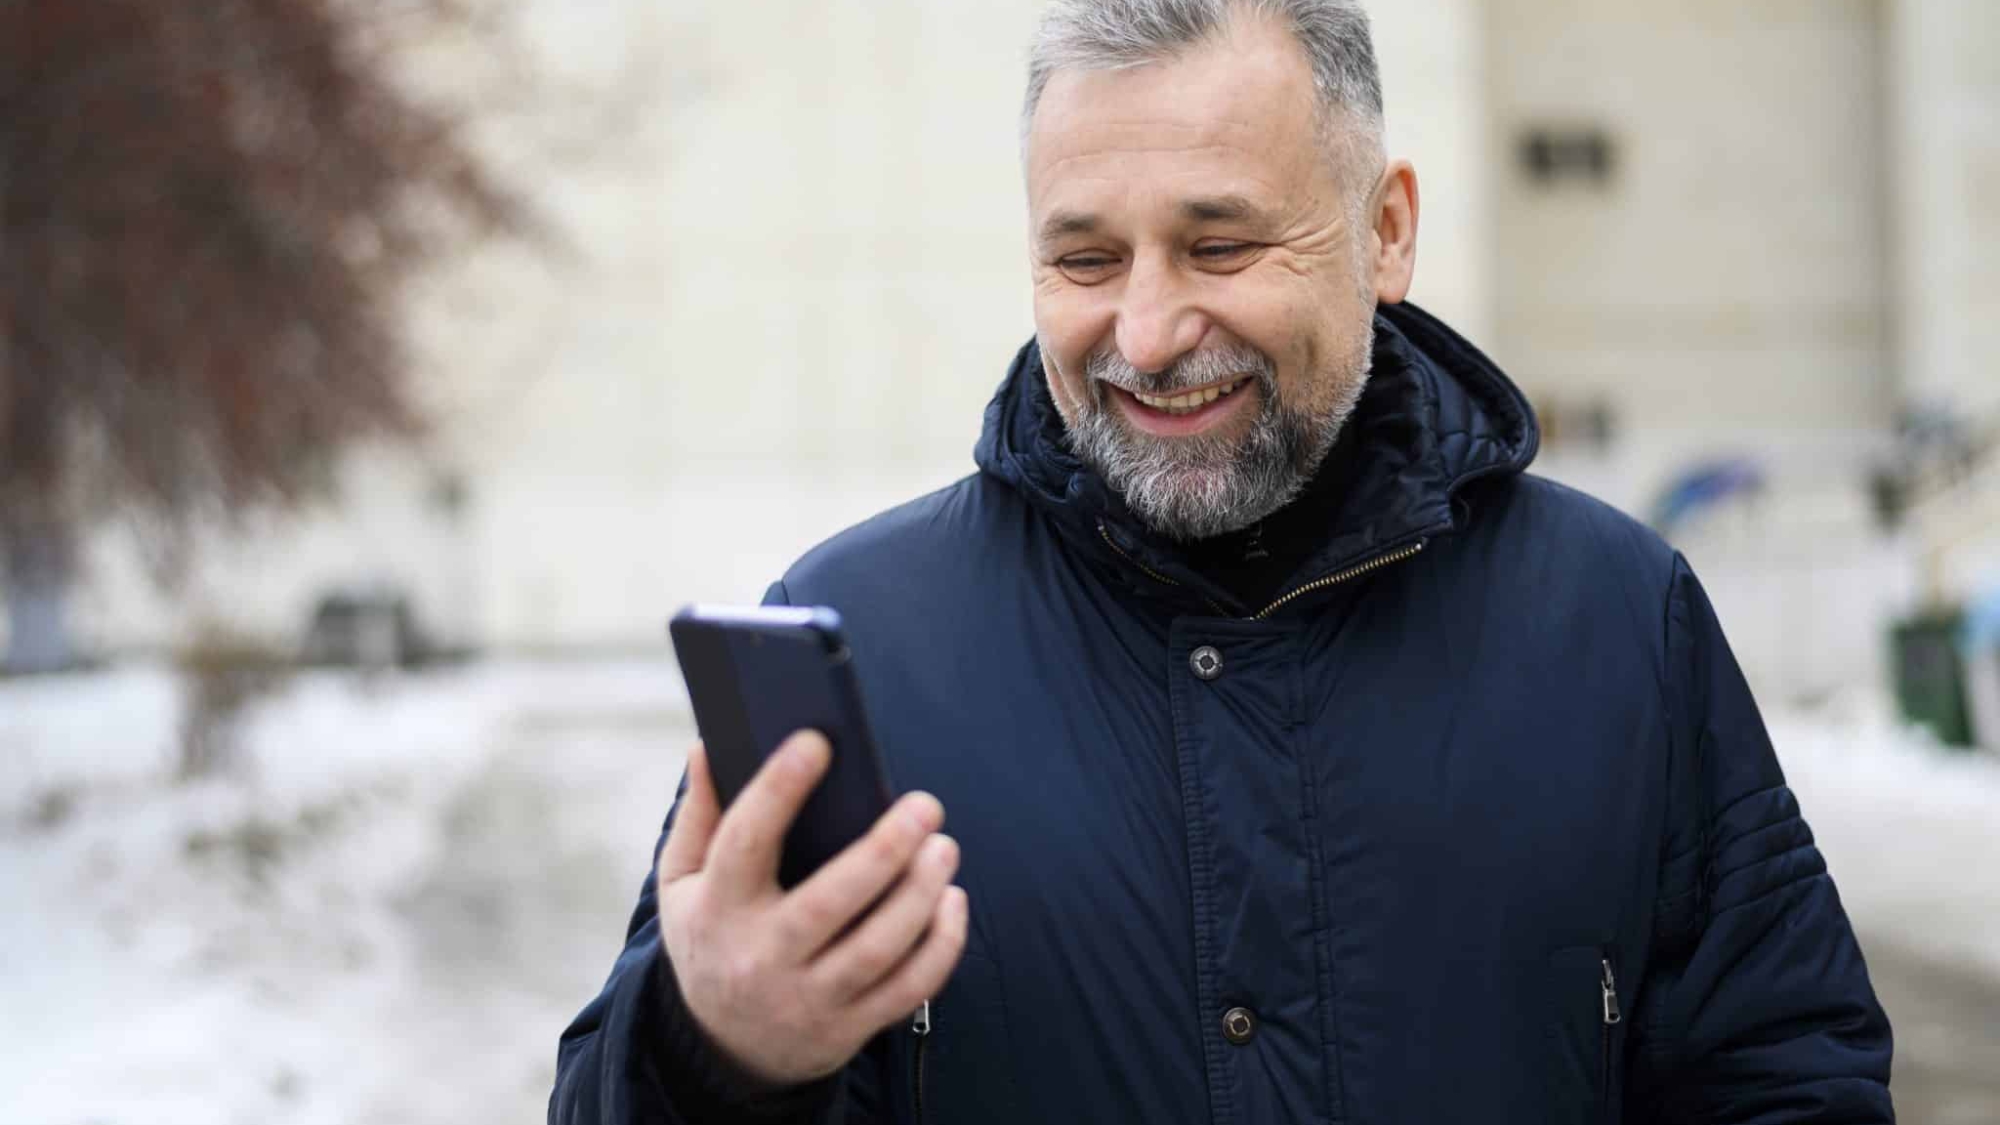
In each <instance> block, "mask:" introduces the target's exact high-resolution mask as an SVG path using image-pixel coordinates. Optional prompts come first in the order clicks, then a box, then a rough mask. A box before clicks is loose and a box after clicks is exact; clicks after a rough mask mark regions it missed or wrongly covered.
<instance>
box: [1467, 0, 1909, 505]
mask: <svg viewBox="0 0 2000 1125" xmlns="http://www.w3.org/2000/svg"><path fill="white" fill-rule="evenodd" d="M1489 10H1490V12H1491V15H1490V17H1489V20H1490V25H1491V27H1492V29H1493V33H1492V35H1491V37H1490V38H1489V40H1488V42H1489V46H1490V50H1491V55H1490V58H1491V59H1492V74H1493V81H1492V85H1491V89H1492V106H1491V111H1492V120H1493V122H1494V134H1495V138H1496V142H1497V143H1498V144H1500V145H1503V146H1505V148H1504V150H1503V152H1502V153H1501V154H1500V155H1501V159H1500V160H1499V161H1498V165H1497V170H1498V175H1497V177H1496V179H1497V190H1496V193H1495V194H1496V197H1497V215H1498V221H1497V225H1496V228H1495V236H1496V239H1497V243H1498V250H1497V252H1496V254H1495V261H1496V267H1497V277H1498V279H1499V280H1498V284H1497V285H1496V286H1495V292H1496V295H1497V300H1498V305H1499V308H1498V326H1497V327H1498V331H1497V332H1496V333H1495V336H1494V339H1493V341H1492V342H1493V346H1494V349H1495V351H1496V354H1497V356H1498V358H1499V359H1500V360H1501V362H1502V365H1503V366H1504V367H1505V368H1507V369H1508V370H1509V371H1510V372H1512V373H1514V375H1515V377H1516V378H1517V379H1518V380H1519V381H1521V382H1522V384H1523V385H1524V387H1525V388H1526V389H1527V390H1528V391H1529V393H1530V395H1531V397H1533V398H1535V399H1536V401H1537V405H1538V406H1541V407H1542V408H1543V409H1544V410H1545V412H1547V413H1548V414H1550V415H1551V421H1552V423H1558V424H1559V423H1560V422H1561V421H1562V420H1563V418H1562V417H1561V416H1562V415H1563V414H1564V413H1565V412H1574V411H1579V410H1590V409H1598V410H1601V411H1603V412H1604V413H1605V414H1606V415H1607V417H1608V422H1609V424H1610V426H1611V429H1612V431H1613V433H1614V434H1616V435H1618V436H1619V437H1620V438H1621V440H1620V442H1619V445H1618V447H1617V448H1616V449H1615V450H1614V451H1610V452H1611V453H1612V454H1613V455H1612V456H1610V457H1609V458H1608V459H1606V460H1602V461H1599V462H1597V463H1595V464H1592V463H1589V462H1584V463H1582V464H1579V463H1578V459H1576V458H1569V459H1568V464H1566V465H1564V464H1563V463H1564V455H1565V454H1566V453H1569V452H1571V450H1570V449H1568V448H1565V446H1566V444H1568V443H1565V442H1564V441H1563V440H1562V438H1563V436H1564V435H1563V434H1561V433H1559V432H1554V433H1552V437H1554V438H1555V439H1556V440H1554V441H1552V442H1551V450H1550V452H1551V455H1552V459H1553V460H1552V465H1563V467H1564V468H1565V469H1566V470H1567V472H1566V474H1565V475H1569V476H1571V477H1573V478H1575V479H1577V480H1578V482H1579V483H1581V484H1584V485H1585V486H1586V487H1589V488H1591V489H1592V490H1594V491H1597V492H1600V493H1602V494H1604V495H1605V496H1606V498H1607V499H1610V500H1612V501H1613V502H1614V503H1619V504H1622V505H1631V506H1634V507H1638V506H1640V505H1643V504H1644V503H1645V501H1646V500H1647V499H1648V498H1649V497H1650V496H1651V494H1652V493H1653V492H1654V491H1655V490H1656V489H1657V488H1658V487H1659V486H1660V485H1661V484H1662V483H1663V481H1662V478H1663V476H1664V474H1666V473H1667V472H1670V471H1672V470H1673V469H1675V468H1676V467H1677V466H1678V465H1680V464H1683V463H1685V462H1686V461H1687V460H1688V459H1690V458H1693V457H1699V456H1704V455H1709V456H1712V455H1720V454H1750V455H1755V456H1759V457H1763V458H1766V459H1769V460H1775V461H1778V462H1779V463H1781V464H1782V463H1784V462H1786V461H1787V460H1788V459H1792V458H1799V457H1803V458H1807V459H1808V460H1809V462H1810V466H1811V467H1810V470H1809V471H1811V472H1814V473H1816V474H1820V475H1836V476H1838V475H1843V474H1849V473H1852V474H1856V479H1854V480H1851V481H1845V482H1842V483H1843V484H1844V486H1845V487H1848V488H1853V487H1856V486H1857V485H1858V483H1859V478H1858V474H1859V473H1860V472H1861V463H1860V462H1861V458H1859V457H1857V456H1855V454H1856V453H1858V452H1862V451H1865V450H1867V449H1868V448H1869V447H1870V446H1871V444H1879V442H1873V441H1871V435H1879V434H1881V433H1883V432H1885V427H1886V424H1887V422H1888V419H1889V418H1890V415H1891V407H1892V403H1893V401H1894V392H1895V387H1894V378H1893V371H1894V366H1893V362H1892V356H1891V336H1890V324H1889V314H1890V293H1889V288H1888V280H1889V271H1888V261H1889V249H1888V245H1887V230H1886V224H1887V221H1888V218H1889V211H1888V203H1887V199H1886V196H1885V190H1884V185H1885V182H1886V176H1885V175H1884V173H1883V169H1884V168H1885V164H1884V160H1885V155H1886V147H1885V144H1884V120H1883V118H1884V113H1883V107H1882V101H1883V98H1882V93H1883V83H1882V75H1883V65H1882V64H1883V57H1884V45H1883V43H1882V35H1883V32H1882V19H1881V17H1882V13H1881V11H1880V4H1879V3H1878V2H1877V0H1759V2H1757V3H1749V4H1746V3H1741V2H1740V0H1678V2H1675V3H1671V4H1669V3H1661V2H1660V0H1490V4H1489ZM1591 144H1600V145H1602V146H1603V147H1602V149H1601V158H1600V159H1599V160H1597V161H1595V162H1593V161H1592V160H1590V159H1588V158H1589V157H1591V156H1595V155H1597V152H1598V150H1593V149H1590V148H1584V147H1583V146H1586V145H1591ZM1537 146H1539V147H1537ZM1565 146H1566V147H1565ZM1552 148H1553V151H1551V149H1552ZM1580 148H1581V149H1582V151H1575V150H1578V149H1580ZM1538 158H1539V161H1538ZM1554 429H1556V427H1555V426H1552V430H1554Z"/></svg>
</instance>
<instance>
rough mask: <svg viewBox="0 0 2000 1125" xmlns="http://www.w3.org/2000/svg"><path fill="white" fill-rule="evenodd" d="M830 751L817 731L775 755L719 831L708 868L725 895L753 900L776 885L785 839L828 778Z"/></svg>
mask: <svg viewBox="0 0 2000 1125" xmlns="http://www.w3.org/2000/svg"><path fill="white" fill-rule="evenodd" d="M831 756H832V748H831V747H829V746H828V745H827V743H826V738H825V736H823V735H821V734H820V733H819V732H817V731H800V732H798V733H797V734H794V735H792V736H791V737H790V738H787V739H786V740H785V741H784V742H782V743H780V744H779V745H778V748H777V749H776V750H774V751H772V753H771V756H770V757H769V758H768V759H766V760H765V762H764V764H763V766H762V767H761V768H759V769H758V770H757V776H755V777H753V778H751V779H750V784H748V785H745V786H744V787H743V792H742V793H741V794H739V795H738V796H737V798H736V800H735V801H733V802H731V803H730V805H729V810H728V811H727V812H725V813H723V814H722V821H721V823H720V824H718V825H717V826H716V829H715V840H714V842H713V843H712V844H710V846H709V854H708V868H709V871H710V873H711V874H712V875H713V876H714V877H715V879H716V880H717V885H718V888H719V889H720V890H721V891H722V893H724V894H734V895H737V896H739V897H746V898H747V897H749V896H751V895H754V894H756V893H758V892H759V891H761V890H762V889H764V888H765V887H768V886H772V885H775V884H776V882H777V879H778V858H779V855H780V854H781V853H782V852H783V850H784V842H785V833H786V831H788V830H789V829H790V828H791V826H792V821H793V820H794V819H796V818H797V817H798V815H799V810H800V809H801V808H804V807H805V803H806V798H807V797H809V796H811V795H812V791H813V786H815V785H818V784H819V779H820V778H821V777H823V776H825V775H826V767H827V762H828V761H829V760H830V758H831Z"/></svg>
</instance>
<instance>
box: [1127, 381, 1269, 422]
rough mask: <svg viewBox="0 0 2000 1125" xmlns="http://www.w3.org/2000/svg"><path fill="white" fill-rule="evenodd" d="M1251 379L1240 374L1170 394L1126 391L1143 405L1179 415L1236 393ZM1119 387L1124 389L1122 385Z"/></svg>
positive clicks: (1163, 412)
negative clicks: (1223, 380) (1219, 381)
mask: <svg viewBox="0 0 2000 1125" xmlns="http://www.w3.org/2000/svg"><path fill="white" fill-rule="evenodd" d="M1249 381H1250V376H1248V375H1239V376H1237V377H1236V378H1234V379H1231V380H1230V381H1228V382H1226V383H1211V384H1209V385H1208V386H1206V387H1197V388H1195V389H1194V390H1191V391H1177V392H1175V393H1174V394H1170V395H1149V394H1142V393H1140V392H1139V391H1125V393H1126V394H1129V395H1131V396H1132V397H1133V398H1134V399H1137V400H1138V401H1139V403H1140V404H1141V405H1143V406H1146V407H1149V408H1151V409H1153V410H1157V411H1159V412H1160V413H1162V414H1168V415H1175V416H1178V415H1182V414H1193V413H1194V412H1195V411H1197V410H1200V409H1201V408H1202V407H1204V406H1207V405H1208V404H1210V403H1212V402H1214V401H1215V400H1216V399H1219V398H1223V397H1225V396H1227V395H1230V394H1233V393H1235V392H1236V391H1237V390H1238V389H1240V388H1241V387H1242V386H1243V385H1244V384H1245V383H1248V382H1249ZM1119 389H1120V390H1124V388H1122V387H1121V388H1119Z"/></svg>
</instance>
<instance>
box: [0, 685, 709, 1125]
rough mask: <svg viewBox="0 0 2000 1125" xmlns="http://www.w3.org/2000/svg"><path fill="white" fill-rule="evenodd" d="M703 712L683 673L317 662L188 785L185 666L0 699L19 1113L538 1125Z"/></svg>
mask: <svg viewBox="0 0 2000 1125" xmlns="http://www.w3.org/2000/svg"><path fill="white" fill-rule="evenodd" d="M684 709H685V704H684V700H683V699H682V697H681V695H680V689H679V686H678V676H677V675H676V674H675V672H674V669H673V667H672V665H671V663H669V662H667V661H665V660H661V661H656V662H634V663H630V664H621V665H606V664H602V663H598V664H592V665H589V666H584V667H561V666H533V665H499V666H489V667H480V668H471V669H463V670H455V671H446V672H439V673H431V674H424V675H419V676H408V677H392V678H388V679H383V680H379V681H376V682H372V683H371V682H369V681H365V680H358V679H356V678H353V677H350V676H347V675H343V674H329V673H313V674H308V675H304V676H301V677H299V678H298V679H297V680H296V681H294V683H293V684H292V685H291V686H290V687H289V688H288V689H287V690H286V691H285V692H284V693H283V694H282V695H281V696H280V697H278V698H276V699H274V700H271V701H269V702H267V703H265V704H262V705H260V706H258V707H257V708H256V709H255V710H254V711H253V712H252V713H251V714H250V715H249V716H248V721H247V723H246V726H245V729H244V736H245V737H244V744H245V747H246V749H247V751H248V753H247V755H246V762H245V764H246V767H247V768H246V769H245V771H244V775H243V777H242V778H241V779H238V780H211V781H202V782H196V783H191V784H175V783H173V782H171V780H170V778H171V774H172V767H173V754H172V732H174V731H175V729H176V727H177V724H178V721H179V712H180V706H179V699H178V694H177V692H176V690H175V687H174V684H173V682H172V679H171V677H170V676H168V675H167V674H166V673H164V672H162V671H159V670H156V669H136V670H124V671H116V672H110V673H103V674H98V675H91V676H81V677H70V678H64V679H52V680H44V681H31V682H19V683H12V684H4V685H0V761H5V762H6V763H8V770H7V772H6V774H5V778H4V780H3V781H0V901H4V902H6V903H7V909H6V912H5V915H4V917H0V1012H6V1013H8V1015H9V1018H8V1019H7V1020H5V1021H4V1024H0V1122H4V1123H6V1125H68V1123H84V1122H93V1123H99V1122H101V1123H104V1125H115V1123H125V1122H144V1123H147V1125H177V1123H182V1122H186V1123H209V1122H216V1123H223V1122H229V1123H234V1122H243V1123H251V1122H255V1123H260V1125H261V1123H266V1122H287V1123H299V1125H306V1123H318V1122H325V1123H329V1125H333V1123H339V1125H353V1123H360V1122H388V1123H399V1122H462V1121H472V1120H479V1121H489V1122H510V1121H511V1122H530V1121H535V1120H539V1119H540V1118H541V1116H542V1104H543V1101H544V1099H546V1097H547V1091H548V1084H549V1081H550V1078H551V1077H552V1075H553V1073H554V1068H553V1063H554V1050H555V1039H556V1034H557V1033H558V1031H559V1030H560V1029H561V1027H562V1024H563V1023H564V1022H565V1021H566V1020H567V1019H568V1017H569V1015H570V1014H572V1013H573V1012H574V1010H575V1009H576V1008H577V1007H578V1006H580V1004H581V1003H582V1002H583V1000H584V999H586V998H587V997H588V996H589V995H590V993H591V992H592V991H594V989H595V988H596V986H597V984H598V982H599V980H600V979H601V976H602V973H603V972H604V970H605V969H607V968H608V967H609V965H610V962H611V958H612V956H613V955H614V954H615V952H616V948H617V945H618V940H619V937H620V934H621V933H622V925H623V918H624V914H625V912H626V911H627V910H629V908H630V903H631V895H632V894H633V892H634V891H636V889H637V886H638V882H639V879H640V878H641V876H642V875H643V874H644V872H645V868H646V860H647V849H648V847H649V846H650V844H651V841H652V839H653V836H654V835H655V834H656V833H657V832H658V827H659V818H660V815H661V813H662V812H663V811H664V809H665V807H666V804H667V802H668V800H669V799H670V797H671V794H672V790H673V785H674V783H675V781H676V779H677V778H678V775H679V770H680V758H681V753H682V750H683V749H684V746H685V742H686V739H687V735H686V732H685V727H684V720H683V719H682V715H683V713H684ZM71 750H73V751H74V753H73V754H72V753H69V751H71Z"/></svg>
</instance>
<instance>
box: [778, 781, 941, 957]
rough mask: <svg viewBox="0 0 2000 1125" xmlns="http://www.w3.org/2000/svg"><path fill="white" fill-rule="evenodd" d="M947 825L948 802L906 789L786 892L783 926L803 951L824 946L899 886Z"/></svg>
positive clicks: (811, 950)
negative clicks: (857, 835)
mask: <svg viewBox="0 0 2000 1125" xmlns="http://www.w3.org/2000/svg"><path fill="white" fill-rule="evenodd" d="M943 825H944V806H943V805H941V804H939V803H938V799H937V798H936V797H933V796H931V795H930V794H929V793H907V794H905V795H904V796H903V797H902V798H901V799H900V800H898V801H897V802H896V803H895V804H894V805H891V806H890V807H889V811H888V812H885V813H883V814H882V815H881V816H880V817H879V818H877V819H876V821H875V824H874V825H873V827H871V828H869V829H868V834H867V835H865V836H863V837H861V838H860V839H859V840H856V841H855V842H853V843H852V844H849V845H848V846H847V847H846V848H844V849H842V850H841V853H840V854H839V855H837V856H834V857H833V858H832V859H830V860H828V861H827V862H826V865H825V866H824V867H821V868H820V869H819V870H818V871H815V872H813V873H812V875H811V877H809V878H807V879H806V881H805V882H803V883H800V884H799V885H798V886H796V887H794V888H792V893H791V894H789V895H787V896H785V905H784V907H783V918H784V925H785V926H786V928H787V931H788V933H789V934H790V936H791V940H792V941H793V942H795V943H796V946H797V948H798V949H800V950H801V951H802V952H803V953H804V954H805V955H808V956H809V955H811V954H813V953H816V952H818V951H819V950H820V948H821V947H823V946H825V945H826V944H827V943H828V942H830V941H832V940H833V939H834V937H835V936H836V935H838V934H839V933H840V932H841V931H842V930H845V929H846V928H847V927H848V925H849V924H850V923H852V922H853V921H854V919H856V918H858V917H860V916H861V914H862V912H864V911H866V910H867V909H868V907H869V906H870V905H871V904H873V903H874V902H875V900H876V899H879V898H881V897H882V893H883V892H884V891H887V890H888V889H889V888H890V887H893V886H895V885H896V880H898V879H900V878H902V877H903V875H904V873H905V872H906V871H907V870H908V869H909V866H910V860H911V858H912V857H914V856H915V855H916V854H917V849H918V848H920V847H922V846H923V844H924V841H925V840H928V839H930V837H931V834H932V833H934V832H936V831H937V830H938V829H939V828H940V827H942V826H943Z"/></svg>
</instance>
